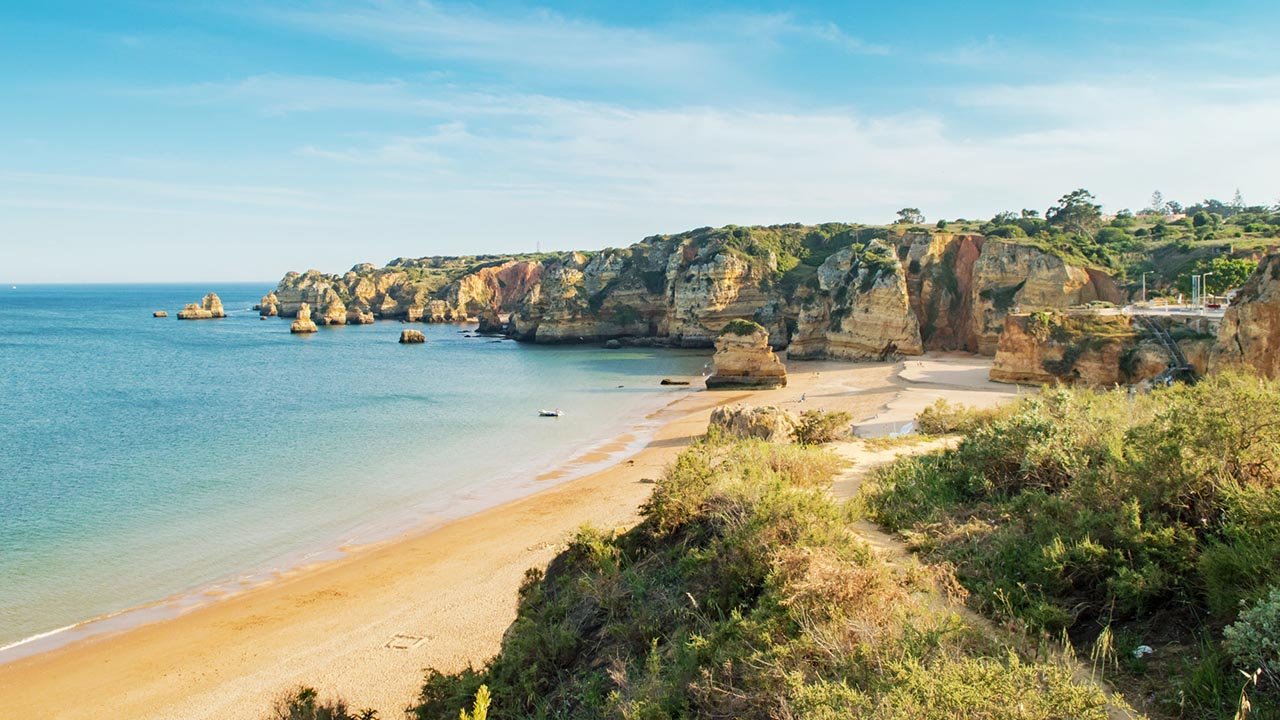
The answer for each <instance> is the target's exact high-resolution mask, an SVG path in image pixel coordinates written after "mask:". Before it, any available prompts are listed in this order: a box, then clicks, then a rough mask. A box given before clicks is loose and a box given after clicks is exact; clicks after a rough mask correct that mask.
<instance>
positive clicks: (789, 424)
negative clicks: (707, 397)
mask: <svg viewBox="0 0 1280 720" xmlns="http://www.w3.org/2000/svg"><path fill="white" fill-rule="evenodd" d="M795 427H796V418H795V416H794V415H792V414H791V413H789V412H787V411H786V410H783V409H781V408H778V407H775V406H773V405H762V406H760V407H747V406H744V405H723V406H721V407H718V408H716V409H715V410H713V411H711V423H710V425H708V427H707V430H708V432H710V431H712V430H717V431H719V432H721V433H723V434H724V435H727V436H729V437H735V438H743V439H754V440H767V441H769V442H790V441H791V436H792V433H793V432H794V431H795Z"/></svg>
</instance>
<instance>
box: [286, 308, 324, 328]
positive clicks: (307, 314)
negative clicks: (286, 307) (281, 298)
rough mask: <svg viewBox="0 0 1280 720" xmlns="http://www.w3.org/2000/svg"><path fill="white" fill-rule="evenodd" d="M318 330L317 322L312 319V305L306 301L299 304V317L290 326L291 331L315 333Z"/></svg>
mask: <svg viewBox="0 0 1280 720" xmlns="http://www.w3.org/2000/svg"><path fill="white" fill-rule="evenodd" d="M316 330H317V328H316V324H315V323H314V322H312V321H311V306H310V305H308V304H306V303H300V304H299V305H298V315H297V318H296V319H295V320H294V321H293V324H292V325H290V326H289V332H291V333H298V334H304V333H313V332H315V331H316Z"/></svg>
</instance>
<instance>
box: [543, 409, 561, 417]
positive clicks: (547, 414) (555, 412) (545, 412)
mask: <svg viewBox="0 0 1280 720" xmlns="http://www.w3.org/2000/svg"><path fill="white" fill-rule="evenodd" d="M561 415H564V411H563V410H561V409H560V408H556V409H555V410H539V411H538V416H539V417H560V416H561Z"/></svg>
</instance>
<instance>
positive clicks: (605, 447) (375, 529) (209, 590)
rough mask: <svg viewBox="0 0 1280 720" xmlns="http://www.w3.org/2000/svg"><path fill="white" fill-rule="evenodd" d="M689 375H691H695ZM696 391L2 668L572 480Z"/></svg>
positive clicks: (60, 632) (87, 624)
mask: <svg viewBox="0 0 1280 720" xmlns="http://www.w3.org/2000/svg"><path fill="white" fill-rule="evenodd" d="M690 379H691V380H692V376H690ZM690 392H691V391H690V389H688V388H676V389H674V390H670V391H667V393H661V392H660V391H658V390H656V389H655V390H654V393H653V394H654V403H653V406H652V407H646V408H641V411H642V412H643V414H641V415H638V416H636V417H635V418H633V419H632V421H630V422H628V423H624V424H623V427H622V429H621V431H620V432H618V434H616V435H612V436H607V437H603V438H599V439H596V440H591V441H586V442H580V443H573V444H570V445H566V447H565V449H566V451H567V452H568V454H569V459H567V460H564V461H559V462H553V463H550V464H542V465H532V464H531V465H529V466H525V467H519V468H516V469H514V470H513V471H512V472H511V473H510V475H509V477H506V478H505V480H504V481H503V482H501V483H499V484H498V485H497V486H495V487H493V488H489V490H491V491H494V492H495V493H496V496H495V497H486V496H484V494H483V493H480V494H477V493H475V492H473V491H468V492H465V493H462V494H459V495H458V496H457V497H455V498H454V501H455V503H456V504H457V505H460V506H463V507H460V508H458V509H457V510H456V511H453V512H448V513H431V514H425V515H421V516H419V517H417V519H415V520H411V521H408V522H406V520H405V517H404V516H403V515H395V516H390V515H389V516H387V517H385V518H383V520H382V521H381V522H370V521H363V522H360V523H358V524H355V525H352V526H351V527H349V528H347V529H345V530H344V531H343V532H342V533H340V534H339V535H337V536H335V537H334V538H333V539H332V540H330V541H327V542H324V543H322V544H319V545H315V546H310V547H307V548H300V549H297V550H294V551H292V552H289V553H286V554H283V555H280V556H278V557H275V558H272V559H271V560H270V561H268V562H266V563H263V564H260V565H257V566H254V567H249V568H244V569H241V570H237V571H235V572H233V573H229V574H227V575H225V576H223V577H220V578H215V579H213V580H210V581H207V582H202V583H199V584H197V585H194V586H192V587H190V588H187V589H185V590H180V591H178V592H175V593H171V594H169V595H166V596H164V597H161V598H158V599H156V600H151V601H148V602H144V603H141V604H138V605H131V606H129V607H126V608H122V609H119V610H114V611H111V612H107V613H102V614H99V615H95V616H93V617H89V618H86V619H84V620H79V621H76V622H72V623H69V624H67V625H63V626H61V627H57V628H53V629H50V630H46V631H42V632H38V633H36V634H34V635H31V636H30V637H26V638H22V639H20V640H16V641H14V642H11V643H8V644H5V645H3V646H0V668H3V667H4V666H5V665H7V664H10V663H14V662H17V661H19V660H22V659H24V658H28V657H33V656H37V655H40V654H43V653H47V652H52V651H55V650H58V649H60V648H62V647H66V646H69V645H74V644H76V643H80V642H84V641H88V640H92V639H94V638H97V637H99V636H103V635H114V634H119V633H123V632H128V631H130V630H132V629H134V628H137V627H141V626H143V625H148V624H152V623H157V622H165V621H167V620H172V619H175V618H178V617H181V616H182V615H184V614H186V613H188V612H191V611H192V610H196V609H198V608H200V607H203V606H205V605H208V604H210V603H215V602H221V601H223V600H226V599H228V598H231V597H235V596H238V595H241V594H243V593H246V592H253V591H254V590H256V589H259V588H262V587H266V586H269V585H271V584H272V583H274V582H277V581H279V580H281V579H282V578H286V577H289V576H290V575H292V574H294V573H297V572H306V571H307V570H308V569H312V568H315V567H318V566H321V565H323V564H325V563H329V562H334V561H337V560H342V559H344V558H346V557H349V556H351V555H353V554H356V553H360V552H364V551H367V550H371V549H375V548H377V547H379V546H381V545H383V544H387V543H394V542H397V541H400V540H405V539H409V538H412V537H414V536H417V535H422V534H426V533H430V532H433V531H435V530H438V529H439V528H441V527H444V526H445V525H447V524H449V523H451V522H454V521H457V520H461V519H464V518H467V517H470V516H473V515H476V514H478V513H481V512H484V511H486V510H489V509H492V508H496V507H501V506H502V505H505V504H507V503H511V502H515V501H518V500H520V499H522V498H524V497H528V496H530V495H534V494H537V493H539V492H543V491H545V490H547V489H549V488H551V487H554V486H555V485H557V484H560V483H565V482H572V481H573V480H575V479H577V478H581V477H583V476H585V475H590V474H592V473H594V472H598V471H600V470H603V469H605V468H606V467H608V466H610V465H612V464H615V463H620V462H624V461H626V460H627V459H628V458H629V457H631V456H633V455H635V454H637V453H639V452H640V451H641V450H643V449H644V447H645V445H647V444H648V442H649V440H650V439H651V438H652V437H653V435H654V434H656V433H657V431H658V429H659V427H660V423H659V422H658V421H657V420H656V419H655V418H657V417H658V416H660V415H661V414H662V413H663V412H664V411H666V410H667V409H668V408H670V407H671V406H672V405H674V404H676V403H678V402H680V401H681V400H682V399H683V398H684V397H687V395H688V394H689V393H690ZM664 395H667V396H671V395H674V396H676V397H664Z"/></svg>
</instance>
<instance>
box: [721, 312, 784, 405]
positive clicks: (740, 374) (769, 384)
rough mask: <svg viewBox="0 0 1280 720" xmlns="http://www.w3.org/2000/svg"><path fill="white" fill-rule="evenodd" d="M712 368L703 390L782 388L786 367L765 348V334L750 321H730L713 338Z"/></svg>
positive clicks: (767, 344)
mask: <svg viewBox="0 0 1280 720" xmlns="http://www.w3.org/2000/svg"><path fill="white" fill-rule="evenodd" d="M711 362H712V365H713V367H714V371H713V372H712V373H711V377H708V378H707V389H709V390H717V389H741V390H770V389H773V388H780V387H785V386H786V384H787V367H786V366H785V365H783V364H782V361H781V360H779V359H778V356H777V355H775V354H774V353H773V349H772V348H770V347H769V333H768V331H766V330H765V329H764V326H763V325H760V324H759V323H754V322H751V321H750V320H734V321H732V322H730V323H729V324H727V325H725V326H724V329H723V330H721V331H720V336H719V337H717V338H716V354H715V355H714V356H713V357H712V358H711Z"/></svg>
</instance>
